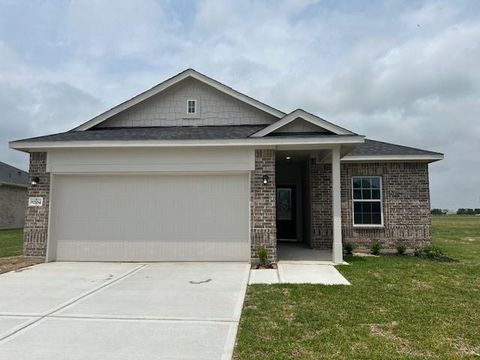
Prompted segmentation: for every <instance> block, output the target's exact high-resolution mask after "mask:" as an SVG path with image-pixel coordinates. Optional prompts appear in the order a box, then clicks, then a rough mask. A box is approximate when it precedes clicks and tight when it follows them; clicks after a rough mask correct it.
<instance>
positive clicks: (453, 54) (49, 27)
mask: <svg viewBox="0 0 480 360" xmlns="http://www.w3.org/2000/svg"><path fill="white" fill-rule="evenodd" d="M112 4H114V6H112ZM190 67H191V68H194V69H196V70H198V71H200V72H202V73H204V74H206V75H208V76H210V77H213V78H215V79H217V80H219V81H221V82H223V83H225V84H227V85H229V86H231V87H233V88H235V89H236V90H239V91H241V92H244V93H246V94H247V95H250V96H252V97H254V98H256V99H258V100H261V101H263V102H266V103H268V104H269V105H272V106H274V107H276V108H278V109H280V110H282V111H285V112H290V111H292V110H294V109H296V108H303V109H305V110H307V111H309V112H312V113H315V114H317V115H319V116H321V117H323V118H325V119H327V120H329V121H331V122H334V123H336V124H338V125H340V126H343V127H346V128H348V129H350V130H352V131H355V132H357V133H359V134H363V135H367V137H368V138H371V139H375V140H382V141H387V142H393V143H399V144H403V145H408V146H413V147H418V148H423V149H428V150H433V151H439V152H442V153H444V154H445V159H444V160H443V161H439V162H436V163H433V164H431V165H430V183H431V187H430V188H431V200H432V207H441V208H452V209H453V208H458V207H477V208H479V207H480V186H479V185H480V1H478V0H471V1H468V0H455V1H394V0H392V1H368V2H367V1H353V0H351V1H340V0H332V1H307V0H292V1H273V0H265V1H248V0H238V1H224V0H219V1H210V0H200V1H187V0H171V1H154V0H132V1H130V0H129V1H127V0H115V1H113V0H105V1H102V0H89V1H85V0H82V1H77V0H70V1H61V0H58V1H53V0H0V161H3V162H7V163H10V164H12V165H14V166H17V167H19V168H22V169H25V170H26V169H27V167H28V161H27V154H24V153H21V152H18V151H15V150H11V149H9V148H8V141H11V140H16V139H21V138H27V137H31V136H37V135H45V134H49V133H56V132H62V131H66V130H69V129H71V128H73V127H75V126H77V125H79V124H80V123H82V122H85V121H87V120H89V119H90V118H91V117H93V116H95V115H97V114H99V113H101V112H103V111H105V110H107V109H109V108H111V107H112V106H115V105H117V104H118V103H120V102H122V101H124V100H126V99H129V98H131V97H132V96H134V95H136V94H138V93H140V92H142V91H144V90H146V89H147V88H150V87H152V86H154V85H155V84H157V83H159V82H161V81H163V80H165V79H166V78H168V77H171V76H173V75H175V74H176V73H178V72H180V71H182V70H184V69H186V68H190Z"/></svg>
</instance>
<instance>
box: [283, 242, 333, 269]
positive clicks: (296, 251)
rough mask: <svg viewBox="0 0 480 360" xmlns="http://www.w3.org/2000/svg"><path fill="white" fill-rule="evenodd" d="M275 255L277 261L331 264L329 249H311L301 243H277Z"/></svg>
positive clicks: (331, 258)
mask: <svg viewBox="0 0 480 360" xmlns="http://www.w3.org/2000/svg"><path fill="white" fill-rule="evenodd" d="M277 256H278V261H279V262H282V263H292V262H294V263H295V264H298V263H299V262H301V263H302V264H319V265H331V264H333V256H332V251H331V250H319V249H312V248H310V247H307V246H306V245H304V244H301V243H300V244H299V243H279V244H278V245H277Z"/></svg>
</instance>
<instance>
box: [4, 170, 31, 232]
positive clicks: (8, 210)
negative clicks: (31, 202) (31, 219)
mask: <svg viewBox="0 0 480 360" xmlns="http://www.w3.org/2000/svg"><path fill="white" fill-rule="evenodd" d="M27 184H28V173H27V172H25V171H23V170H20V169H17V168H15V167H13V166H10V165H8V164H5V163H3V162H1V161H0V229H16V228H22V227H23V223H24V220H25V208H26V205H27V187H28V185H27Z"/></svg>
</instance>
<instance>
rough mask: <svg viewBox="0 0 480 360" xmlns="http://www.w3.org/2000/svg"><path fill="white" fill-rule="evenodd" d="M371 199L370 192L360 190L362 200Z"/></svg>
mask: <svg viewBox="0 0 480 360" xmlns="http://www.w3.org/2000/svg"><path fill="white" fill-rule="evenodd" d="M371 198H372V196H371V194H370V190H362V199H365V200H368V199H371Z"/></svg>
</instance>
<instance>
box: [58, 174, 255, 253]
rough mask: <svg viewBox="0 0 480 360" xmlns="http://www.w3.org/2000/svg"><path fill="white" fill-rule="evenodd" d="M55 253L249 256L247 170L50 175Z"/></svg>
mask: <svg viewBox="0 0 480 360" xmlns="http://www.w3.org/2000/svg"><path fill="white" fill-rule="evenodd" d="M53 196H54V198H53V202H52V232H51V239H52V241H54V242H56V244H57V259H58V260H91V261H95V260H97V261H98V260H107V261H108V260H111V261H122V260H124V261H127V260H128V261H162V260H165V261H167V260H205V261H207V260H208V261H212V260H218V261H228V260H240V261H246V260H248V259H249V256H250V255H249V253H250V250H249V225H248V223H249V183H248V175H247V174H244V175H195V176H192V175H175V176H173V175H172V176H56V177H55V182H54V189H53Z"/></svg>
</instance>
